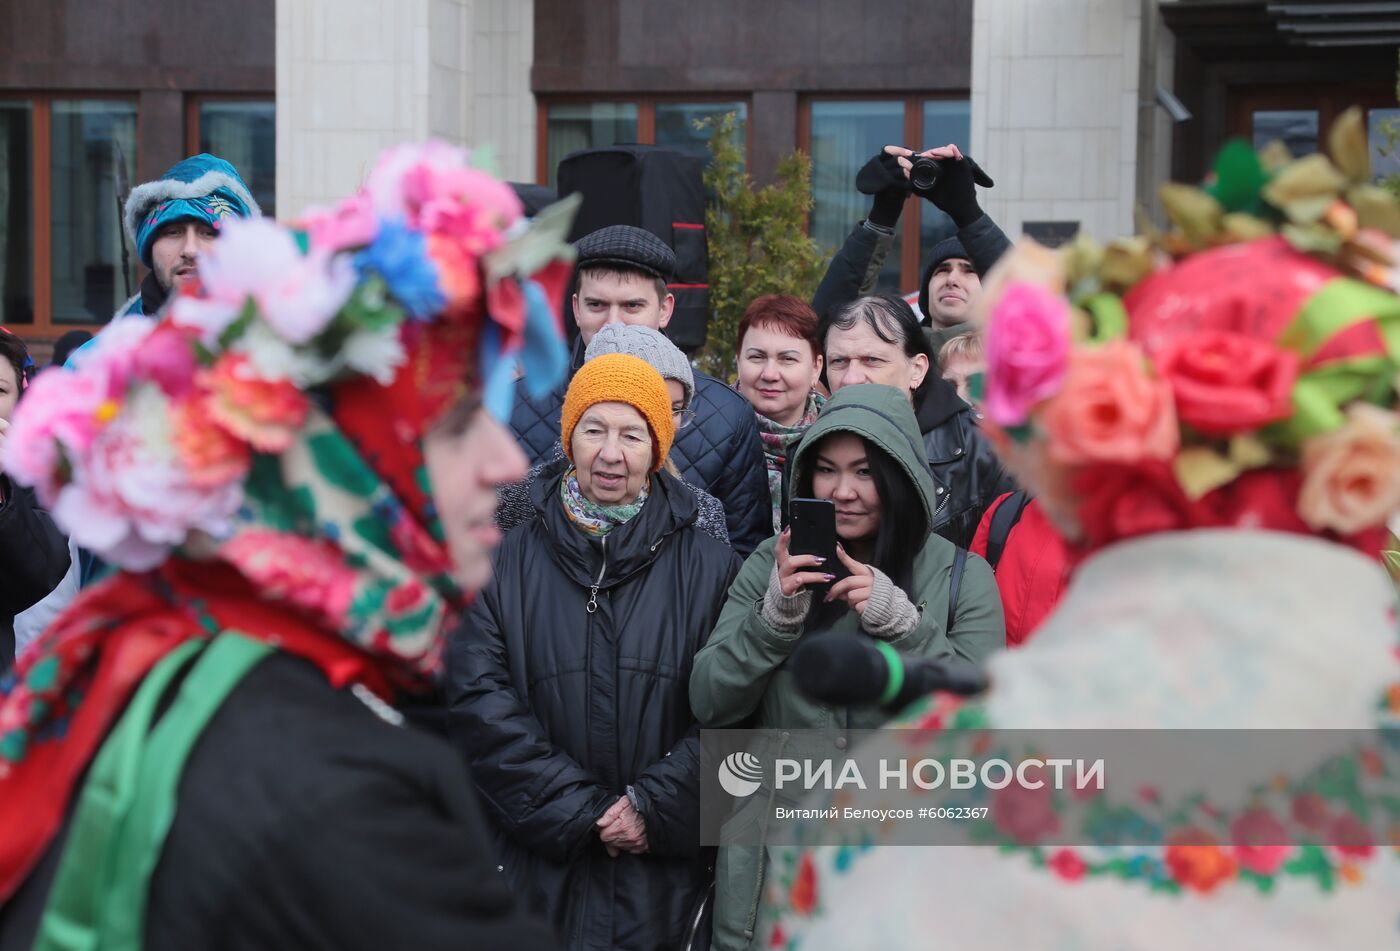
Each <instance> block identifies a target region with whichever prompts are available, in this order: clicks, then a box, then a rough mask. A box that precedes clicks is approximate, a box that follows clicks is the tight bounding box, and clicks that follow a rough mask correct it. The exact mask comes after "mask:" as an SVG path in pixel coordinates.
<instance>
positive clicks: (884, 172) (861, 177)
mask: <svg viewBox="0 0 1400 951" xmlns="http://www.w3.org/2000/svg"><path fill="white" fill-rule="evenodd" d="M856 190H857V191H859V192H863V193H864V194H866V195H874V196H875V201H874V203H873V204H871V206H870V215H869V219H870V223H871V224H876V225H881V226H882V227H885V228H893V227H894V226H895V225H896V224H898V223H899V213H900V212H901V211H902V210H903V209H904V200H905V199H906V198H908V197H909V195H910V194H911V193H912V191H913V190H912V189H911V188H910V186H909V179H908V177H906V176H905V174H904V169H902V168H900V167H899V159H897V158H896V157H895V156H893V155H890V154H889V153H888V152H886V151H884V150H883V149H882V150H881V151H880V152H879V153H878V154H876V155H875V157H874V158H872V159H871V160H870V161H868V162H866V163H865V164H864V165H863V166H861V170H860V171H859V172H857V173H856Z"/></svg>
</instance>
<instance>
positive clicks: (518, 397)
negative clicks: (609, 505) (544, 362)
mask: <svg viewBox="0 0 1400 951" xmlns="http://www.w3.org/2000/svg"><path fill="white" fill-rule="evenodd" d="M574 360H575V362H574V368H575V369H577V368H578V366H579V365H580V364H581V363H582V361H583V351H582V347H581V346H576V347H575V350H574ZM567 389H568V387H567V385H566V386H561V387H559V388H558V389H557V390H555V391H554V392H552V393H549V394H547V395H546V396H544V397H543V398H542V399H538V400H534V399H531V398H530V397H529V396H528V395H526V393H525V391H524V387H523V386H522V385H521V384H519V383H517V384H516V394H515V409H514V410H513V411H512V413H511V417H510V428H511V431H512V432H514V433H515V436H516V438H517V439H518V440H520V442H521V443H522V445H523V448H524V450H525V455H526V456H528V457H529V458H530V465H532V466H533V465H537V464H538V463H541V462H547V461H549V460H550V458H551V457H552V456H553V449H554V444H555V443H556V442H558V440H559V436H560V431H559V415H560V410H562V409H563V407H564V392H565V390H567ZM690 408H691V409H692V410H694V411H695V421H694V422H693V423H691V424H690V425H689V426H687V427H686V428H685V429H683V430H681V431H680V432H679V433H677V434H676V440H675V442H674V443H672V445H671V458H672V459H673V460H674V461H675V463H676V467H677V468H679V469H680V471H681V478H682V479H684V480H685V481H686V482H689V483H691V484H693V485H697V486H699V487H700V488H702V489H704V490H705V491H706V492H708V493H710V494H711V495H713V496H714V497H715V498H717V499H719V500H720V503H721V504H722V505H723V506H724V518H725V525H726V527H727V528H728V529H729V543H730V544H731V545H733V546H734V550H735V551H737V552H738V553H739V554H740V555H741V556H742V557H744V558H747V557H748V556H749V555H751V554H753V550H754V549H755V548H757V547H758V545H759V543H760V542H762V541H763V540H764V539H765V538H767V537H768V536H769V535H772V534H773V503H772V501H771V500H770V499H769V497H768V470H767V469H766V468H765V467H764V462H763V443H762V442H761V441H760V440H759V438H758V424H757V423H756V422H754V416H753V407H752V406H750V405H749V402H748V400H746V399H744V398H743V397H742V396H740V395H739V394H738V393H735V392H734V391H733V390H732V389H730V388H729V387H727V386H725V385H724V384H723V383H722V382H720V381H719V380H716V379H715V378H714V377H712V376H708V375H706V374H704V373H701V372H700V371H699V370H696V371H695V399H694V400H693V401H692V403H691V406H690Z"/></svg>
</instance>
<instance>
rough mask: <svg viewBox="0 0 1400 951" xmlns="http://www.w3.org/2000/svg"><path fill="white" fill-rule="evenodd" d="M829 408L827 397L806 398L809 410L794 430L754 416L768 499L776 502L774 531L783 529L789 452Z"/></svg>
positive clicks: (758, 415) (818, 394)
mask: <svg viewBox="0 0 1400 951" xmlns="http://www.w3.org/2000/svg"><path fill="white" fill-rule="evenodd" d="M825 405H826V397H825V396H822V395H821V394H820V393H818V392H817V391H816V390H813V391H812V392H811V393H809V394H808V395H807V408H806V409H804V410H803V411H802V418H801V419H799V420H798V421H797V422H796V423H795V424H794V425H792V426H784V425H782V424H781V423H775V422H774V421H773V420H771V419H769V418H768V417H767V416H764V415H763V414H762V413H754V418H755V419H757V420H758V438H759V439H761V440H763V461H764V463H765V464H766V465H767V467H768V495H769V496H770V497H771V498H772V500H773V531H775V532H780V531H782V529H783V518H782V515H783V466H784V465H785V464H786V463H787V454H788V449H789V448H791V447H792V445H793V444H794V443H796V442H797V441H798V440H799V439H801V438H802V434H803V433H805V432H806V431H807V427H809V426H811V425H812V424H813V423H815V422H816V421H817V416H818V414H820V413H821V411H822V407H823V406H825Z"/></svg>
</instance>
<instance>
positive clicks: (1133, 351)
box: [1036, 340, 1181, 465]
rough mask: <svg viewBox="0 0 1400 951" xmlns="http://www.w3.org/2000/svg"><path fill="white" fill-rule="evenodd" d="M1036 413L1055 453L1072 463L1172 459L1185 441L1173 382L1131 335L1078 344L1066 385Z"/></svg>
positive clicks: (1051, 453)
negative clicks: (1151, 364)
mask: <svg viewBox="0 0 1400 951" xmlns="http://www.w3.org/2000/svg"><path fill="white" fill-rule="evenodd" d="M1036 418H1037V420H1038V421H1039V423H1040V425H1041V427H1042V428H1043V429H1044V430H1045V433H1046V436H1047V437H1048V439H1049V446H1050V457H1051V458H1052V459H1054V460H1055V461H1057V462H1061V463H1065V464H1069V465H1075V464H1079V463H1092V462H1111V463H1124V464H1131V463H1136V462H1142V461H1143V460H1147V459H1170V458H1171V457H1172V456H1173V455H1175V454H1176V450H1177V447H1178V446H1179V445H1180V441H1181V434H1180V432H1179V431H1178V429H1177V421H1176V406H1175V402H1174V401H1173V399H1172V390H1171V387H1170V386H1168V385H1167V383H1166V381H1164V380H1161V379H1159V378H1157V377H1155V376H1153V375H1152V374H1151V373H1150V372H1149V370H1148V364H1147V361H1146V359H1145V358H1144V357H1143V355H1142V351H1141V350H1139V349H1138V347H1137V345H1136V344H1133V343H1129V342H1128V341H1126V340H1114V341H1111V342H1109V343H1106V344H1104V345H1103V346H1100V347H1084V348H1079V349H1076V350H1075V351H1074V352H1073V353H1072V354H1071V355H1070V360H1069V373H1068V374H1067V375H1066V376H1065V379H1064V385H1063V386H1062V387H1061V388H1060V391H1059V392H1058V393H1056V394H1055V395H1054V397H1053V398H1051V399H1050V400H1048V401H1047V402H1046V403H1045V405H1044V406H1043V407H1042V408H1041V410H1040V412H1039V414H1038V415H1037V417H1036Z"/></svg>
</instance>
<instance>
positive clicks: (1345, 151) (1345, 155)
mask: <svg viewBox="0 0 1400 951" xmlns="http://www.w3.org/2000/svg"><path fill="white" fill-rule="evenodd" d="M1327 151H1328V152H1329V153H1331V155H1332V161H1333V162H1335V163H1336V164H1337V168H1339V169H1341V171H1342V174H1344V175H1345V176H1346V177H1347V178H1349V179H1351V180H1352V181H1353V182H1356V183H1358V184H1359V183H1361V182H1368V181H1370V180H1371V143H1370V140H1369V138H1368V136H1367V134H1366V119H1365V117H1364V116H1363V115H1362V113H1361V110H1360V109H1359V108H1358V107H1356V106H1352V107H1351V108H1350V109H1348V110H1347V111H1346V112H1343V113H1342V114H1341V115H1340V116H1338V117H1337V121H1335V122H1333V123H1332V128H1331V129H1329V130H1328V131H1327Z"/></svg>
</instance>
